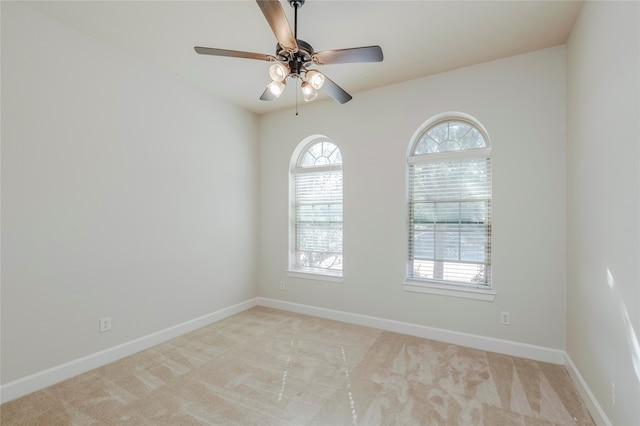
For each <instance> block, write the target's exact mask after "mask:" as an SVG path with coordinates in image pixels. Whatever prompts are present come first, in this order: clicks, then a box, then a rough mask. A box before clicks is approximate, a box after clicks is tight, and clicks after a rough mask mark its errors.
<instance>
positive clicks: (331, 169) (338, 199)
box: [287, 135, 343, 282]
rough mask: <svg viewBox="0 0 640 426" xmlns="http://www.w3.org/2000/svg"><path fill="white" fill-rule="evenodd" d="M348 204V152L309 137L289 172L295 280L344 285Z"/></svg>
mask: <svg viewBox="0 0 640 426" xmlns="http://www.w3.org/2000/svg"><path fill="white" fill-rule="evenodd" d="M319 146H321V147H330V151H331V152H327V151H326V150H324V149H323V150H322V153H321V154H318V152H319V151H317V149H318V147H319ZM327 155H329V157H330V158H329V157H327ZM312 162H313V163H314V164H311V163H312ZM342 203H343V182H342V150H340V147H339V146H338V144H337V143H336V142H334V141H333V140H331V139H329V138H328V137H326V136H324V135H312V136H309V137H307V138H305V139H304V140H303V141H302V142H300V143H299V144H298V146H297V147H296V149H295V150H294V152H293V154H292V156H291V161H290V167H289V266H288V271H287V274H288V275H289V276H302V277H304V278H308V277H311V278H317V279H320V280H324V281H333V282H341V281H342V260H343V259H342V257H343V256H342V217H343V214H342V213H343V207H342ZM303 204H304V205H305V206H304V208H305V209H306V212H304V211H303V210H302V208H303V207H302V205H303ZM304 216H306V217H304ZM303 246H306V247H303ZM313 248H316V250H313Z"/></svg>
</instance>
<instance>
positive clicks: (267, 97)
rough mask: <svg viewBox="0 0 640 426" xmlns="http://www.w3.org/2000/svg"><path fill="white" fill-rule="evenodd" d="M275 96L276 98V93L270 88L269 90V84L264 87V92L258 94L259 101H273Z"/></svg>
mask: <svg viewBox="0 0 640 426" xmlns="http://www.w3.org/2000/svg"><path fill="white" fill-rule="evenodd" d="M275 98H276V95H274V94H273V93H271V90H269V86H267V88H266V89H264V92H262V95H261V96H260V100H261V101H273V100H274V99H275Z"/></svg>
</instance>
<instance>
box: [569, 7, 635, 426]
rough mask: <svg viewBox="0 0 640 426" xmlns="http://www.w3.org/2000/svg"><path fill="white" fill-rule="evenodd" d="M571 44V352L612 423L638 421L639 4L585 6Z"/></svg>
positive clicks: (620, 423) (570, 354)
mask: <svg viewBox="0 0 640 426" xmlns="http://www.w3.org/2000/svg"><path fill="white" fill-rule="evenodd" d="M567 46H568V47H567V58H568V61H567V64H568V65H567V67H568V71H567V77H568V80H567V81H568V84H567V105H568V114H567V119H568V120H567V132H568V139H567V233H568V240H567V241H568V243H567V252H568V255H567V257H568V270H567V275H568V286H567V349H566V350H567V352H568V354H569V356H570V357H571V359H572V360H573V362H574V363H575V365H576V366H577V368H578V370H579V371H580V372H581V374H582V376H583V378H584V380H585V382H586V383H587V385H588V387H589V388H590V389H591V391H592V392H593V394H594V395H595V397H596V398H597V400H598V402H599V404H600V406H601V408H602V409H603V410H604V413H605V414H606V417H608V419H609V421H611V422H612V423H613V424H615V425H632V424H633V425H636V424H640V408H639V407H638V401H640V346H638V333H640V269H639V268H640V266H639V265H640V164H639V160H640V3H638V2H586V3H585V5H584V6H583V9H582V11H581V14H580V15H579V17H578V20H577V22H576V24H575V26H574V29H573V31H572V34H571V37H570V39H569V42H568V45H567ZM614 394H615V403H614V401H613V399H614Z"/></svg>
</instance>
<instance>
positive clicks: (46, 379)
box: [0, 298, 257, 403]
mask: <svg viewBox="0 0 640 426" xmlns="http://www.w3.org/2000/svg"><path fill="white" fill-rule="evenodd" d="M256 304H257V299H255V298H254V299H249V300H247V301H244V302H241V303H238V304H235V305H232V306H229V307H226V308H223V309H220V310H218V311H215V312H212V313H210V314H207V315H203V316H201V317H199V318H195V319H192V320H190V321H186V322H183V323H182V324H178V325H175V326H173V327H169V328H166V329H164V330H160V331H158V332H155V333H152V334H149V335H147V336H144V337H141V338H139V339H135V340H132V341H130V342H127V343H123V344H121V345H118V346H114V347H112V348H109V349H105V350H104V351H100V352H97V353H94V354H91V355H88V356H85V357H82V358H79V359H76V360H73V361H70V362H67V363H65V364H62V365H58V366H56V367H53V368H49V369H47V370H44V371H41V372H38V373H35V374H32V375H30V376H27V377H23V378H21V379H18V380H15V381H13V382H9V383H7V384H5V385H2V386H1V387H0V402H3V403H4V402H7V401H11V400H12V399H16V398H19V397H21V396H24V395H27V394H30V393H32V392H35V391H37V390H40V389H44V388H46V387H47V386H51V385H54V384H56V383H58V382H61V381H63V380H66V379H69V378H71V377H74V376H77V375H79V374H82V373H86V372H87V371H91V370H93V369H94V368H98V367H102V366H103V365H106V364H109V363H111V362H114V361H117V360H119V359H122V358H124V357H127V356H129V355H133V354H135V353H137V352H140V351H143V350H145V349H149V348H151V347H153V346H155V345H158V344H160V343H163V342H166V341H167V340H171V339H173V338H176V337H178V336H181V335H183V334H186V333H189V332H191V331H194V330H197V329H199V328H202V327H205V326H207V325H209V324H212V323H214V322H216V321H220V320H222V319H224V318H227V317H230V316H231V315H235V314H237V313H240V312H242V311H245V310H247V309H249V308H252V307H254V306H256Z"/></svg>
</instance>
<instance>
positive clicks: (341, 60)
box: [313, 46, 383, 65]
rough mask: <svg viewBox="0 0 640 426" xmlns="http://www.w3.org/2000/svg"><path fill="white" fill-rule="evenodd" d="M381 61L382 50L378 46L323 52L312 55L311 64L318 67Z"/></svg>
mask: <svg viewBox="0 0 640 426" xmlns="http://www.w3.org/2000/svg"><path fill="white" fill-rule="evenodd" d="M382 59H383V55H382V48H381V47H380V46H366V47H353V48H350V49H338V50H324V51H322V52H316V53H314V54H313V62H315V63H316V64H318V65H329V64H347V63H353V62H382Z"/></svg>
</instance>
